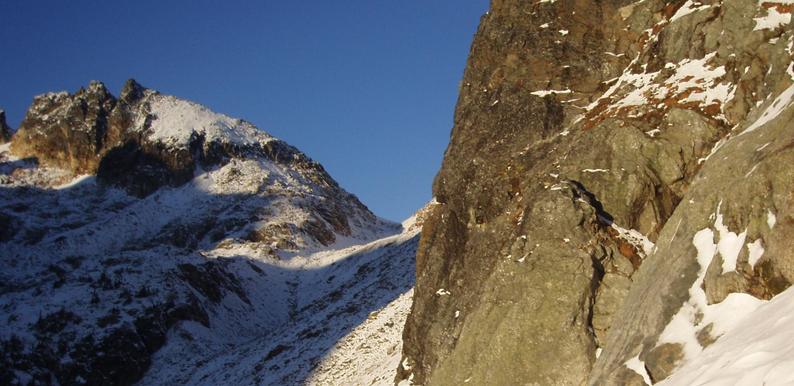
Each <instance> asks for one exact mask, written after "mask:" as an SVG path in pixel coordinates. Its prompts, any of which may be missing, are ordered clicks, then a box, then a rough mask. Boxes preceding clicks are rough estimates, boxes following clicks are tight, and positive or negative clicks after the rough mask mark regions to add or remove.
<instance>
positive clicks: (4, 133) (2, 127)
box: [0, 110, 11, 144]
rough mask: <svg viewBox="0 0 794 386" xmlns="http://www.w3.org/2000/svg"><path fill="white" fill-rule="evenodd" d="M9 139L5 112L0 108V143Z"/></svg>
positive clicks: (9, 133)
mask: <svg viewBox="0 0 794 386" xmlns="http://www.w3.org/2000/svg"><path fill="white" fill-rule="evenodd" d="M10 140H11V128H10V127H8V124H7V123H6V112H5V111H3V110H0V144H3V143H6V142H8V141H10Z"/></svg>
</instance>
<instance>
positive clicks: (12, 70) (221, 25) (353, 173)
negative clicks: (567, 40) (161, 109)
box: [0, 0, 488, 220]
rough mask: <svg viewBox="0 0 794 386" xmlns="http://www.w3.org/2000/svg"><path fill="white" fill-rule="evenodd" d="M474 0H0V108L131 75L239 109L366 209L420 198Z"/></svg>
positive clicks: (443, 128) (435, 163)
mask: <svg viewBox="0 0 794 386" xmlns="http://www.w3.org/2000/svg"><path fill="white" fill-rule="evenodd" d="M487 7H488V1H487V0H463V1H461V0H431V1H427V0H407V1H406V0H401V1H394V0H359V1H326V0H316V1H301V0H296V1H264V0H263V1H253V0H251V1H229V0H226V1H203V0H200V1H165V0H163V1H124V2H122V1H87V0H70V1H60V0H58V1H55V0H52V1H13V0H9V1H0V108H2V109H5V110H6V113H7V116H8V121H9V124H10V125H11V126H12V127H16V126H17V125H18V124H19V122H20V121H21V120H22V117H23V116H24V112H25V110H26V109H27V107H28V106H29V104H30V102H31V100H32V97H33V96H34V95H37V94H40V93H43V92H47V91H58V90H67V91H70V92H73V91H75V90H77V89H79V88H80V87H81V86H83V85H86V84H88V82H89V81H90V80H92V79H96V80H100V81H102V82H104V83H105V84H106V85H107V86H108V88H110V90H112V91H113V92H114V93H115V94H116V95H118V91H119V89H120V88H121V85H122V84H123V82H124V81H125V80H126V79H128V78H135V79H137V80H138V81H139V82H140V83H141V84H143V85H144V86H146V87H150V88H154V89H157V90H159V91H161V92H163V93H167V94H173V95H176V96H179V97H183V98H186V99H190V100H194V101H196V102H199V103H202V104H204V105H207V106H209V107H210V108H211V109H213V110H215V111H217V112H221V113H224V114H227V115H231V116H234V117H239V118H243V119H246V120H248V121H250V122H253V123H254V124H256V125H257V126H259V127H260V128H262V129H264V130H265V131H267V132H269V133H271V134H273V135H274V136H276V137H278V138H281V139H284V140H285V141H287V142H289V143H290V144H292V145H294V146H296V147H298V148H299V149H301V150H302V151H303V152H305V153H306V154H308V155H309V156H310V157H312V158H313V159H315V160H317V161H319V162H320V163H322V164H323V165H324V166H325V167H326V169H327V170H328V171H329V172H330V173H331V175H332V176H333V177H334V178H335V179H336V180H337V181H339V183H340V184H341V185H342V186H343V187H345V188H346V189H347V190H348V191H350V192H352V193H354V194H356V195H357V196H359V198H360V199H361V200H362V201H363V202H364V203H365V204H366V205H368V206H369V207H370V209H372V210H373V211H374V212H375V213H376V214H378V215H380V216H383V217H386V218H390V219H393V220H402V219H403V218H405V217H407V216H409V215H410V214H411V213H412V212H413V211H414V210H415V209H417V208H419V207H420V206H422V205H423V204H424V203H425V202H426V201H427V200H429V199H430V195H431V193H430V186H431V183H432V179H433V176H434V175H435V173H436V172H437V171H438V168H439V166H440V162H441V158H442V156H443V152H444V149H445V148H446V145H447V142H448V139H449V133H450V129H451V127H452V116H453V109H454V105H455V101H456V99H457V91H458V84H459V82H460V79H461V77H462V74H463V68H464V66H465V62H466V56H467V54H468V51H469V46H470V44H471V39H472V37H473V34H474V32H475V31H476V28H477V24H478V22H479V18H480V16H481V15H482V14H483V13H485V11H486V10H487Z"/></svg>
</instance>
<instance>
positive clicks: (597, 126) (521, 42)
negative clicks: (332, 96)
mask: <svg viewBox="0 0 794 386" xmlns="http://www.w3.org/2000/svg"><path fill="white" fill-rule="evenodd" d="M790 13H791V8H790V6H789V5H788V2H786V1H764V2H752V1H741V0H725V1H701V2H696V1H684V0H681V1H660V0H648V1H630V0H611V1H610V0H607V1H600V2H593V1H575V0H570V1H566V0H560V1H551V2H550V1H515V0H494V1H492V3H491V10H490V12H489V13H488V14H486V15H485V16H483V18H482V21H481V24H480V27H479V30H478V32H477V35H476V36H475V39H474V43H473V44H472V48H471V54H470V57H469V60H468V65H467V68H466V71H465V73H464V78H463V82H462V88H461V92H460V97H459V100H458V104H457V107H456V111H455V126H454V128H453V130H452V135H451V139H450V144H449V147H448V149H447V152H446V154H445V158H444V162H443V165H442V168H441V170H440V172H439V174H438V175H437V177H436V180H435V182H434V187H433V189H434V195H435V196H436V199H437V200H438V202H439V204H438V205H436V206H435V207H434V209H433V210H432V213H431V214H430V216H428V219H427V220H426V221H425V224H424V228H423V233H422V240H421V242H420V246H419V250H418V255H417V284H416V288H415V292H414V305H413V308H412V310H411V314H410V315H409V318H408V321H407V323H406V328H405V332H404V346H403V355H404V357H403V361H402V364H401V366H400V369H399V373H400V374H399V376H398V381H399V380H401V379H410V380H412V381H413V383H415V384H427V385H459V384H463V383H469V382H470V383H471V384H516V383H521V384H544V385H547V384H549V385H551V384H560V385H563V384H565V385H570V384H573V385H576V384H586V383H588V382H589V383H591V384H594V385H595V384H597V385H602V384H616V385H617V384H636V383H638V382H639V384H642V383H643V382H644V381H643V377H642V376H645V377H648V378H649V379H650V380H651V381H653V382H658V381H660V380H662V379H664V378H665V377H666V376H667V375H669V374H670V373H673V372H674V371H675V369H676V368H678V367H679V366H680V365H681V364H682V363H685V362H686V361H688V360H690V359H691V357H692V356H693V355H697V353H699V352H700V351H702V350H703V346H707V345H708V344H710V343H711V342H713V341H714V339H716V338H718V336H719V335H720V333H721V332H724V331H717V330H719V328H718V326H719V323H712V325H710V324H709V323H711V322H713V321H710V320H709V319H708V316H709V315H710V314H709V312H707V311H706V309H707V306H709V309H714V308H713V307H712V306H714V305H719V304H722V303H723V302H725V301H727V300H730V301H729V302H728V303H731V302H733V300H732V299H734V298H736V297H737V296H738V297H741V296H742V295H743V294H749V295H750V296H751V297H752V298H753V299H758V300H759V301H761V300H763V299H769V298H771V297H772V296H774V295H776V294H778V293H780V292H781V291H783V290H784V289H785V288H787V287H788V286H789V284H790V283H791V274H790V273H789V269H788V268H787V267H790V266H791V262H792V261H794V260H792V259H793V258H794V256H792V253H791V250H792V249H791V247H790V241H788V240H785V235H786V234H787V232H790V231H791V230H789V229H788V228H787V227H788V226H790V225H791V224H790V220H786V219H790V217H789V216H790V213H791V211H790V209H791V207H790V205H791V204H792V196H791V195H790V194H789V192H790V191H791V186H790V185H791V184H792V181H793V180H792V179H791V175H792V168H791V167H790V166H789V165H791V162H790V158H791V157H792V156H794V150H792V147H791V143H790V138H791V136H792V135H791V134H792V130H793V129H794V128H793V127H792V125H791V124H790V119H791V114H793V113H792V111H794V109H791V108H790V106H791V104H792V96H793V95H794V91H792V90H794V89H792V79H794V70H792V65H791V55H792V53H791V49H790V47H791V44H792V29H791V26H790V24H789V20H790ZM720 203H721V204H720ZM770 219H774V221H772V220H770ZM787 221H789V222H787ZM770 224H772V225H770ZM784 224H786V225H784ZM707 229H708V230H709V231H707ZM773 229H774V230H773ZM701 231H702V232H701ZM699 232H700V233H699ZM709 232H710V233H709ZM709 235H712V236H713V239H711V238H709V237H708V236H709ZM709 243H712V244H709ZM753 243H754V244H753ZM708 245H717V247H713V248H711V249H709V248H707V247H708ZM773 251H774V252H773ZM734 252H735V253H734ZM717 256H719V257H717ZM699 291H700V292H703V293H702V294H701V293H700V292H699ZM743 299H744V298H743ZM701 300H702V301H701ZM726 304H727V303H726ZM682 305H683V306H682ZM681 310H683V311H681ZM687 312H689V314H687ZM676 315H679V316H676ZM680 315H684V316H680ZM685 315H706V317H705V318H703V317H693V319H692V320H688V319H686V318H685ZM671 320H673V321H674V322H675V323H679V322H680V321H681V320H684V321H685V323H684V322H681V323H683V324H684V325H687V326H689V327H688V328H689V329H688V330H686V329H684V330H686V331H689V332H687V333H684V335H685V336H683V337H682V336H678V335H676V333H674V331H679V330H680V329H676V328H674V327H670V328H669V329H668V330H667V333H664V331H665V329H666V328H668V326H669V325H670V323H671ZM715 326H717V327H715ZM690 332H691V334H690ZM663 333H664V334H663ZM690 335H691V336H690ZM693 341H694V343H692V342H693ZM684 342H686V343H684ZM597 353H599V354H600V355H597ZM596 358H598V359H596ZM635 362H636V363H640V365H639V368H640V369H641V370H646V369H647V374H646V373H644V371H640V372H637V371H635V370H632V369H630V368H629V366H631V365H632V364H633V363H635ZM627 364H628V365H627ZM633 367H635V368H636V367H637V366H633ZM640 373H643V374H640Z"/></svg>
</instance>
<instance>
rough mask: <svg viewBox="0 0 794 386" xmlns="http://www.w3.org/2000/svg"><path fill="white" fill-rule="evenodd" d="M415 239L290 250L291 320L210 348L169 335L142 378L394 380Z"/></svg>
mask: <svg viewBox="0 0 794 386" xmlns="http://www.w3.org/2000/svg"><path fill="white" fill-rule="evenodd" d="M418 239H419V237H418V229H417V230H414V231H410V232H405V233H402V234H399V235H395V236H391V237H386V238H383V239H380V240H377V241H374V242H372V243H369V244H363V245H356V246H351V247H347V248H340V249H337V250H325V251H320V252H317V253H314V254H311V255H308V256H305V257H303V256H298V257H295V258H294V259H293V260H292V261H291V262H290V264H289V266H290V267H291V268H292V270H291V271H290V272H289V273H288V274H287V275H286V276H285V277H284V278H285V279H286V280H287V281H288V283H289V284H291V288H290V289H291V297H290V299H291V302H292V303H291V304H292V306H293V308H292V315H291V317H290V322H289V323H285V324H283V325H281V326H279V327H277V328H274V329H273V330H272V331H269V333H267V334H263V335H262V336H260V337H257V338H255V339H252V340H250V341H248V342H245V343H241V344H236V345H232V346H229V345H226V346H223V345H220V346H217V347H216V350H214V351H208V350H207V349H206V347H205V346H204V344H203V343H198V344H197V343H196V342H195V341H187V340H180V339H174V340H170V341H169V344H168V345H167V346H166V347H165V348H164V349H163V350H162V351H161V352H160V353H158V354H157V355H156V356H155V361H154V366H153V367H152V369H151V370H150V371H149V373H147V375H146V376H145V377H144V378H143V380H142V382H141V384H163V385H166V384H191V385H217V384H234V385H300V384H311V385H315V384H316V385H346V384H349V385H358V384H361V385H364V384H366V385H369V384H373V383H374V384H383V385H385V384H393V380H394V376H395V370H396V368H397V362H398V361H399V357H400V348H401V345H400V344H401V337H402V327H403V324H404V322H405V317H406V315H407V313H408V309H409V308H410V302H411V289H412V287H413V283H414V269H415V265H414V260H413V259H414V255H415V252H416V247H417V243H418ZM184 328H199V329H200V326H198V325H195V324H192V325H190V326H186V327H184ZM186 354H187V355H186Z"/></svg>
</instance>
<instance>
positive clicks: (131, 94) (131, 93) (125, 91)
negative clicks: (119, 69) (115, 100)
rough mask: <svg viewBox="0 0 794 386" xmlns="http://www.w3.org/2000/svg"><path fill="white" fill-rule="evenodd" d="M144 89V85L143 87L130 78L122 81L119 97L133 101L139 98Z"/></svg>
mask: <svg viewBox="0 0 794 386" xmlns="http://www.w3.org/2000/svg"><path fill="white" fill-rule="evenodd" d="M145 91H146V87H143V86H141V85H140V83H138V82H137V81H135V79H133V78H130V79H127V81H126V82H124V87H122V89H121V95H120V98H121V99H122V100H124V101H126V102H127V103H134V102H135V101H137V100H139V99H141V98H142V97H143V95H144V92H145Z"/></svg>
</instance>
